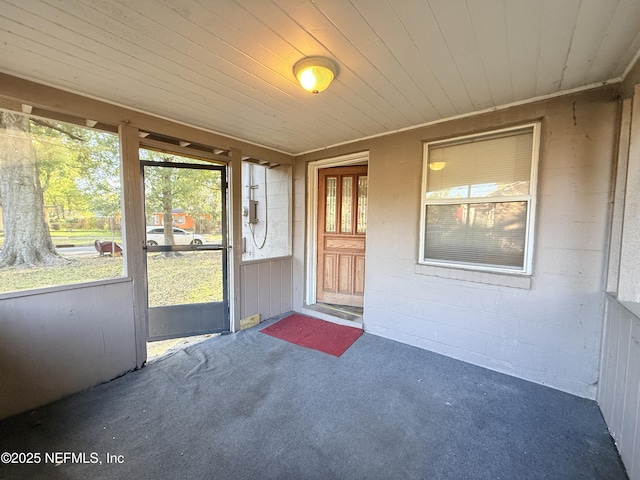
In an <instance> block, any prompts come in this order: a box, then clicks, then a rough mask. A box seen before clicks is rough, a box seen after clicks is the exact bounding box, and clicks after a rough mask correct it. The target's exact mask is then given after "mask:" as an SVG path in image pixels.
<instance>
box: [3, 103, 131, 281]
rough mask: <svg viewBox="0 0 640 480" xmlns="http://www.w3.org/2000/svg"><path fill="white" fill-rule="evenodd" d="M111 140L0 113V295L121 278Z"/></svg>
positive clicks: (114, 140) (115, 150) (116, 167)
mask: <svg viewBox="0 0 640 480" xmlns="http://www.w3.org/2000/svg"><path fill="white" fill-rule="evenodd" d="M120 200H121V188H120V146H119V139H118V136H117V135H114V134H111V133H108V132H103V131H98V130H94V129H90V128H85V127H83V126H78V125H73V124H67V123H62V122H57V121H54V120H47V119H42V118H35V117H29V116H27V115H23V114H21V113H16V112H10V111H4V110H0V293H4V292H13V291H19V290H25V289H30V288H41V287H56V286H60V285H66V284H70V283H82V282H88V281H96V280H105V279H110V278H117V277H121V276H123V274H124V268H123V258H122V254H123V253H124V252H123V249H124V244H123V242H122V232H121V222H122V210H121V205H120Z"/></svg>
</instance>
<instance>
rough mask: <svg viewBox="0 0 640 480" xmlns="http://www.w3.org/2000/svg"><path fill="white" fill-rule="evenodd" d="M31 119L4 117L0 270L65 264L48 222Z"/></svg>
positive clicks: (0, 121)
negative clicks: (2, 234) (30, 132)
mask: <svg viewBox="0 0 640 480" xmlns="http://www.w3.org/2000/svg"><path fill="white" fill-rule="evenodd" d="M29 130H30V129H29V118H28V117H25V116H23V115H20V114H16V113H9V112H1V113H0V198H2V219H3V222H4V246H3V248H2V251H0V267H7V266H34V265H41V264H45V265H48V264H51V263H54V262H57V261H60V260H61V257H59V256H58V254H57V253H56V251H55V248H54V247H53V243H52V241H51V235H50V234H49V228H48V226H47V224H46V222H45V220H44V200H43V196H42V187H41V185H40V177H39V172H38V163H37V158H36V152H35V149H34V147H33V143H32V141H31V137H30V135H29Z"/></svg>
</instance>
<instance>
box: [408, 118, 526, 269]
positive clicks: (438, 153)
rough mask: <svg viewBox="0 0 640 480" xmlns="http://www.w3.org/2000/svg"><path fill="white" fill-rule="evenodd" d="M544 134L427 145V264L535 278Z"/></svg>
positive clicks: (423, 256)
mask: <svg viewBox="0 0 640 480" xmlns="http://www.w3.org/2000/svg"><path fill="white" fill-rule="evenodd" d="M538 132H539V124H537V123H536V124H531V125H526V126H523V127H518V128H515V129H508V130H500V131H497V132H492V133H490V134H482V135H474V136H469V137H462V138H457V139H453V140H447V141H440V142H431V143H425V161H424V176H423V197H422V198H423V205H422V207H423V208H422V225H423V227H422V229H421V231H422V238H421V242H420V243H421V246H420V248H421V252H420V261H421V263H428V264H444V265H451V266H462V267H467V268H477V269H487V270H506V271H510V272H516V273H530V270H531V258H532V251H531V250H532V243H533V238H532V237H533V221H534V203H535V179H536V170H537V152H538V143H539V142H538V138H539V133H538Z"/></svg>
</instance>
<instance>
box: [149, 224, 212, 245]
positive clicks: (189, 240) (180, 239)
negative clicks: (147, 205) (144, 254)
mask: <svg viewBox="0 0 640 480" xmlns="http://www.w3.org/2000/svg"><path fill="white" fill-rule="evenodd" d="M173 241H174V245H202V244H203V243H204V237H203V236H202V235H198V234H197V233H191V232H188V231H187V230H183V229H181V228H178V227H173ZM147 245H166V243H165V242H164V227H163V226H159V227H154V226H152V227H147Z"/></svg>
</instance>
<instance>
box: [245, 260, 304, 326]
mask: <svg viewBox="0 0 640 480" xmlns="http://www.w3.org/2000/svg"><path fill="white" fill-rule="evenodd" d="M292 263H293V262H292V258H291V257H286V258H278V259H273V260H264V261H259V262H251V263H247V264H244V265H241V267H240V282H241V288H240V292H241V293H240V295H241V299H240V318H246V317H248V316H250V315H255V314H256V313H259V314H260V320H261V321H264V320H267V319H269V318H272V317H275V316H276V315H280V314H282V313H286V312H288V311H290V310H292Z"/></svg>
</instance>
